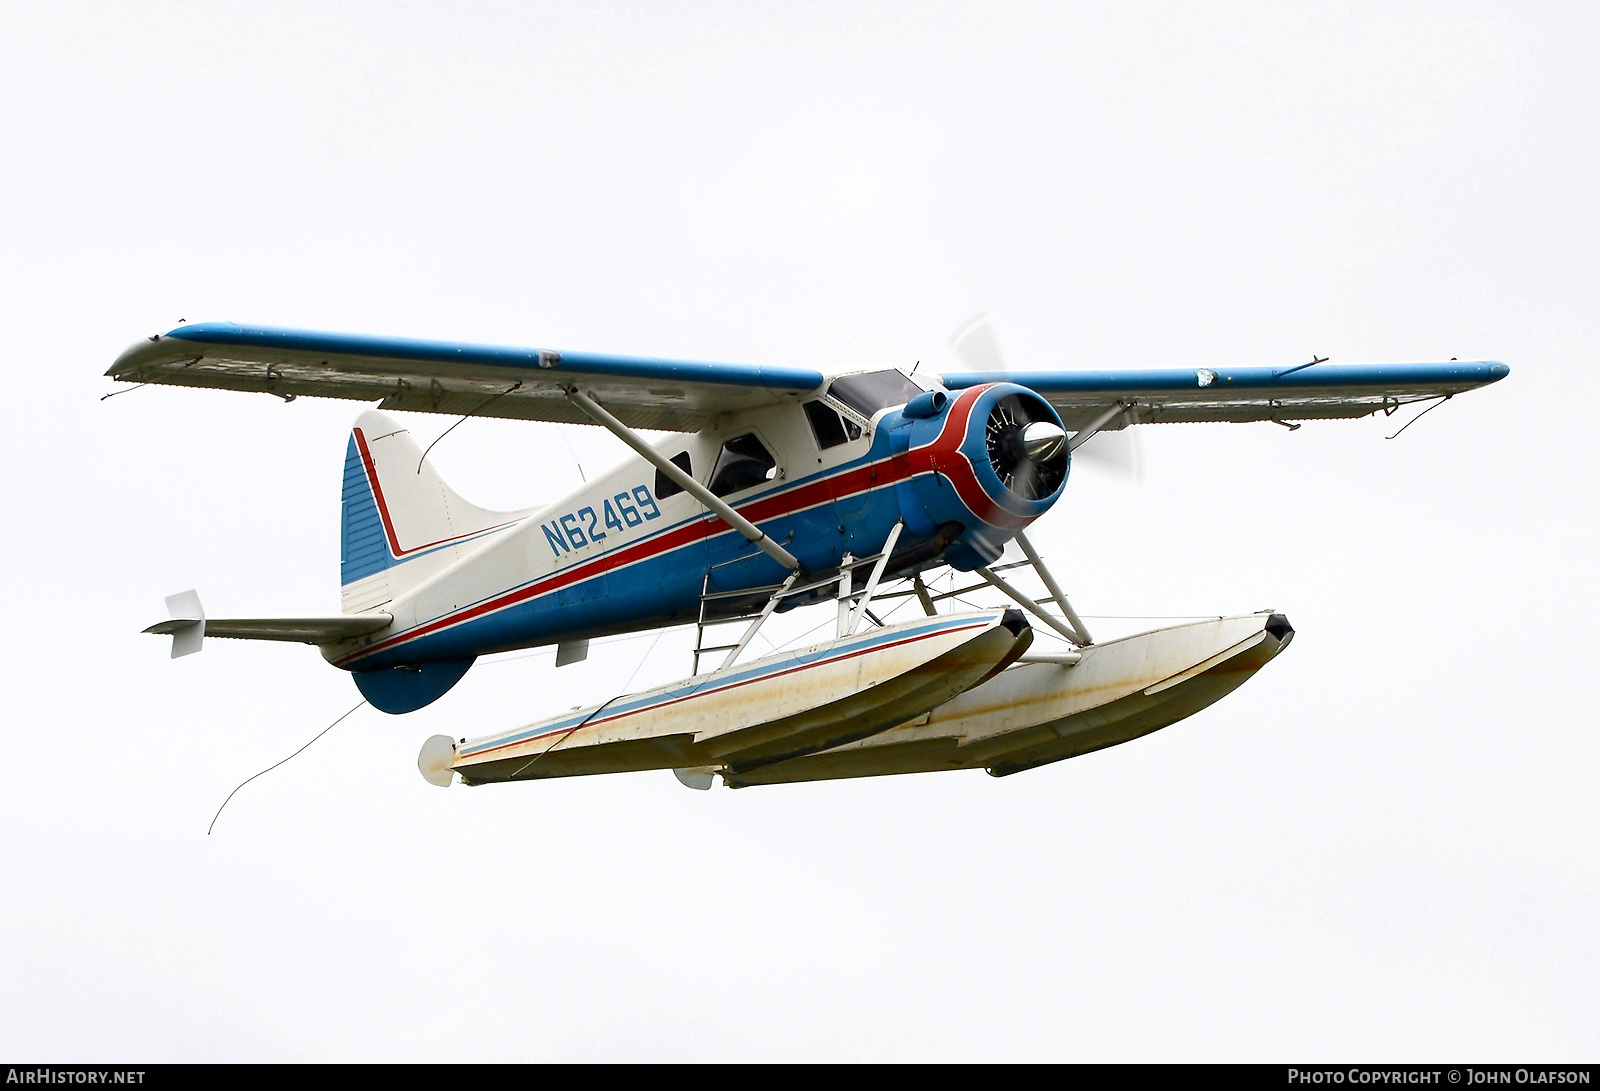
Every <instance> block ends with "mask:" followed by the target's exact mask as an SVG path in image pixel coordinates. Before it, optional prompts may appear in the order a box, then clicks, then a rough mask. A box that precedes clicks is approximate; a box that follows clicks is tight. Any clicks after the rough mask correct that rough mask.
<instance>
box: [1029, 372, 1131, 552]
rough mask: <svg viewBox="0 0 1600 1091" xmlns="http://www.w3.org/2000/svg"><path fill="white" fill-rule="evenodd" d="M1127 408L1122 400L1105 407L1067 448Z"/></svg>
mask: <svg viewBox="0 0 1600 1091" xmlns="http://www.w3.org/2000/svg"><path fill="white" fill-rule="evenodd" d="M1127 408H1128V407H1127V405H1126V404H1125V403H1123V402H1117V403H1116V404H1114V405H1112V407H1111V408H1110V409H1107V410H1106V411H1105V412H1104V413H1101V414H1100V415H1099V416H1098V417H1096V418H1095V419H1094V420H1092V421H1090V422H1089V423H1088V424H1087V425H1085V426H1084V427H1082V428H1080V429H1078V430H1077V431H1076V432H1074V433H1073V435H1072V439H1071V441H1070V442H1068V444H1067V450H1069V451H1076V450H1077V449H1078V448H1079V447H1080V446H1081V445H1083V444H1084V443H1086V442H1087V441H1088V440H1090V439H1093V438H1094V434H1095V433H1096V432H1098V431H1100V429H1102V428H1104V427H1105V426H1106V425H1108V424H1110V423H1111V422H1112V421H1113V420H1115V419H1116V416H1117V414H1118V413H1121V412H1123V411H1124V410H1126V409H1127ZM1029 556H1032V554H1031V553H1030V554H1029ZM1034 567H1036V568H1037V567H1038V565H1037V563H1035V565H1034Z"/></svg>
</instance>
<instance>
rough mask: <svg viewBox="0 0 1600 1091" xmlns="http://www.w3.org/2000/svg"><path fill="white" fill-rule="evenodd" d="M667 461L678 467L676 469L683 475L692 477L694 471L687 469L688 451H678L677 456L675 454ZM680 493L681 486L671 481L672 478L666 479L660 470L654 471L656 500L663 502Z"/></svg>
mask: <svg viewBox="0 0 1600 1091" xmlns="http://www.w3.org/2000/svg"><path fill="white" fill-rule="evenodd" d="M667 461H668V462H670V463H672V464H673V465H674V466H676V467H678V469H680V470H682V471H683V472H684V473H686V474H688V475H689V476H690V477H693V476H694V471H693V470H691V469H690V468H689V452H688V451H679V452H678V453H677V454H675V455H673V456H672V457H671V458H669V459H667ZM682 491H683V486H682V485H680V484H678V483H677V482H676V481H674V480H672V478H670V477H668V476H667V475H666V474H664V473H662V472H661V471H660V470H657V471H656V499H657V500H665V499H666V498H667V497H669V496H676V495H678V493H680V492H682Z"/></svg>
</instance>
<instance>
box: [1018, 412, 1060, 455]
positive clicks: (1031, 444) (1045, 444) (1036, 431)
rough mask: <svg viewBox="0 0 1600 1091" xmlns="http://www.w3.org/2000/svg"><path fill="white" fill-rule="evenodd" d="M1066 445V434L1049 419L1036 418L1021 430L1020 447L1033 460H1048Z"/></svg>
mask: <svg viewBox="0 0 1600 1091" xmlns="http://www.w3.org/2000/svg"><path fill="white" fill-rule="evenodd" d="M1066 445H1067V434H1066V433H1065V432H1063V431H1062V430H1061V429H1060V428H1059V427H1057V426H1056V425H1054V424H1051V423H1050V422H1049V421H1045V420H1036V421H1034V422H1033V423H1032V424H1030V425H1028V427H1026V428H1024V429H1023V430H1022V447H1023V450H1025V451H1027V452H1028V458H1029V459H1030V460H1031V461H1033V462H1049V461H1050V460H1051V459H1052V458H1055V457H1056V455H1058V454H1060V453H1061V450H1062V448H1063V447H1065V446H1066Z"/></svg>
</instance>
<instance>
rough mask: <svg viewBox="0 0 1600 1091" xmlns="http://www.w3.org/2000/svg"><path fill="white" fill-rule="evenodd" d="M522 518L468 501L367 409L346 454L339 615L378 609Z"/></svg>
mask: <svg viewBox="0 0 1600 1091" xmlns="http://www.w3.org/2000/svg"><path fill="white" fill-rule="evenodd" d="M517 518H518V515H517V514H516V513H514V512H501V511H486V510H485V509H483V508H480V507H478V506H477V505H475V504H470V503H468V502H467V501H465V500H463V499H462V498H461V496H460V495H459V494H458V493H457V492H456V491H455V490H454V489H452V488H451V487H450V486H449V485H446V484H445V483H444V481H443V480H442V479H441V478H440V477H439V475H438V473H437V472H435V470H434V468H433V466H432V465H431V464H430V463H429V462H428V461H427V460H425V459H424V458H423V457H422V449H421V448H420V447H418V446H417V442H416V440H414V439H412V438H411V433H410V432H408V431H407V430H406V429H405V428H404V427H403V426H401V424H400V422H399V421H397V420H395V419H394V418H393V417H391V416H389V415H388V414H386V413H380V412H378V411H377V410H375V409H371V410H368V411H367V412H365V413H363V414H361V416H360V417H359V418H358V419H357V420H356V423H355V427H354V428H352V429H351V431H350V442H349V445H348V446H347V447H346V448H345V459H344V492H343V518H342V519H341V522H340V535H339V538H340V540H339V582H340V584H341V587H342V594H341V608H342V609H343V610H344V612H345V613H359V612H361V611H363V610H374V609H377V608H378V607H381V606H382V605H383V604H384V603H386V602H389V601H391V600H392V599H394V598H395V597H396V596H398V595H400V594H403V593H404V592H405V591H406V589H408V588H411V587H415V586H416V585H417V584H419V583H421V582H422V581H423V580H425V579H427V578H428V577H429V576H431V575H433V574H434V573H435V572H438V571H439V570H440V569H442V568H444V567H447V566H448V565H450V564H453V563H454V562H455V561H456V560H458V559H459V558H460V557H462V556H465V555H466V553H467V552H468V551H469V550H470V549H471V548H473V543H474V542H475V540H476V539H479V538H482V537H483V536H484V535H486V534H489V533H491V532H493V531H495V530H498V529H500V528H501V527H505V526H508V525H510V524H511V523H514V522H515V521H516V520H517Z"/></svg>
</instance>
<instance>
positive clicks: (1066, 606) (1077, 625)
mask: <svg viewBox="0 0 1600 1091" xmlns="http://www.w3.org/2000/svg"><path fill="white" fill-rule="evenodd" d="M1017 545H1019V546H1021V547H1022V553H1023V556H1025V557H1027V558H1028V563H1029V564H1031V565H1033V570H1034V571H1035V572H1037V573H1039V578H1040V579H1041V580H1043V581H1044V585H1045V587H1046V588H1047V589H1048V590H1049V591H1050V597H1051V598H1053V599H1055V600H1056V605H1057V606H1059V607H1061V612H1062V613H1063V614H1066V615H1067V624H1068V625H1070V626H1072V628H1074V629H1076V630H1077V632H1078V636H1079V637H1080V638H1081V639H1079V640H1078V641H1077V643H1079V644H1081V645H1083V646H1084V647H1088V646H1089V645H1090V644H1093V643H1094V638H1093V637H1091V636H1090V635H1089V629H1088V627H1087V626H1085V625H1084V623H1083V619H1082V618H1081V617H1079V616H1078V611H1076V610H1074V609H1073V608H1072V603H1070V602H1068V601H1067V593H1066V592H1065V591H1063V590H1061V585H1060V584H1059V583H1057V582H1056V578H1055V577H1054V576H1052V575H1051V574H1050V570H1049V569H1048V568H1046V567H1045V564H1044V558H1042V557H1040V556H1039V554H1038V552H1037V551H1035V550H1034V548H1033V543H1032V542H1030V541H1028V536H1027V535H1026V534H1024V533H1022V531H1020V530H1019V531H1017Z"/></svg>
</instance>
